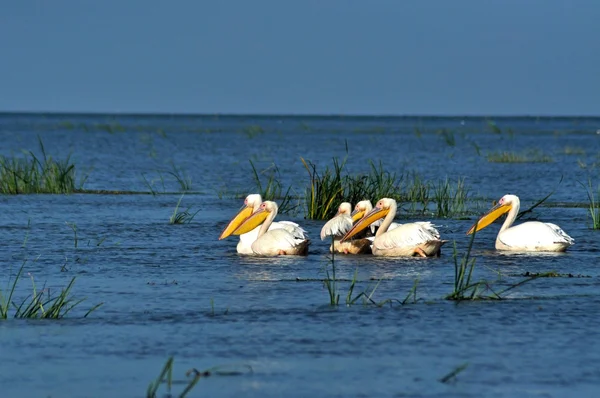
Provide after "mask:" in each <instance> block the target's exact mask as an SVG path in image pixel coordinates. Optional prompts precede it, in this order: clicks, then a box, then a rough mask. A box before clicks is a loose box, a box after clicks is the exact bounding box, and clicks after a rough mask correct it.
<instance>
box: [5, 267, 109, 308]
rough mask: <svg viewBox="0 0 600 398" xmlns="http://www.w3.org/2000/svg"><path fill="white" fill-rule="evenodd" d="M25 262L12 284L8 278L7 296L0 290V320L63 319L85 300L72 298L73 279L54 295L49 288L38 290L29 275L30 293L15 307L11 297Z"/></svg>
mask: <svg viewBox="0 0 600 398" xmlns="http://www.w3.org/2000/svg"><path fill="white" fill-rule="evenodd" d="M26 262H27V260H25V261H24V262H23V264H22V265H21V267H20V268H19V271H18V272H17V275H16V276H15V278H14V280H13V281H12V283H11V280H10V276H9V280H8V288H7V292H8V294H6V293H4V292H3V291H2V289H0V319H8V318H9V317H12V318H27V319H31V318H44V319H60V318H64V317H65V316H66V315H67V314H68V313H69V312H71V310H72V309H73V308H75V307H76V306H78V305H79V304H81V303H82V302H83V301H85V300H86V298H82V299H78V300H76V299H74V298H73V297H72V294H71V289H72V288H73V285H74V284H75V277H73V278H72V279H71V281H70V282H69V284H68V285H67V286H66V287H65V288H63V289H61V290H60V291H59V292H58V293H54V292H52V291H51V290H50V288H46V287H44V288H42V289H38V288H37V286H36V284H35V280H34V278H33V276H32V275H30V279H31V285H32V293H31V294H30V295H29V296H27V297H26V298H25V299H24V300H23V301H22V302H21V303H20V304H18V305H17V304H16V303H15V302H14V300H13V297H14V293H15V290H16V287H17V284H18V283H19V280H20V278H21V275H22V273H23V269H24V268H25V264H26ZM103 304H104V303H99V304H96V305H94V306H93V307H92V308H90V309H89V310H88V311H87V312H86V313H85V315H83V317H84V318H85V317H87V316H88V315H89V314H91V313H92V312H93V311H95V310H96V309H98V308H99V307H100V306H102V305H103ZM11 310H12V311H11ZM11 312H12V313H11Z"/></svg>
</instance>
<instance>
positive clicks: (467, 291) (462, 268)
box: [445, 224, 552, 302]
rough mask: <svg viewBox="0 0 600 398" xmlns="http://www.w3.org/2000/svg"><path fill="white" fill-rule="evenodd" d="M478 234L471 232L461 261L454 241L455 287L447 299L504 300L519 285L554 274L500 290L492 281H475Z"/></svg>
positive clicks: (526, 280) (548, 273)
mask: <svg viewBox="0 0 600 398" xmlns="http://www.w3.org/2000/svg"><path fill="white" fill-rule="evenodd" d="M476 226H477V224H475V227H476ZM476 229H477V228H475V230H476ZM476 234H477V233H476V232H474V233H473V234H471V239H470V240H469V246H468V247H467V251H466V252H465V254H464V255H463V256H462V258H461V259H460V261H459V254H458V250H457V248H456V241H454V250H453V260H454V289H453V291H452V292H451V293H450V294H448V295H446V297H445V299H446V300H453V301H456V302H460V301H464V300H502V299H504V294H505V293H507V292H508V291H510V290H512V289H514V288H516V287H519V286H521V285H523V284H525V283H527V282H531V281H533V280H535V279H537V278H543V277H547V276H549V275H551V274H552V272H545V273H540V274H535V275H532V276H531V277H529V278H527V279H524V280H521V281H520V282H517V283H515V284H512V285H510V286H508V287H507V288H504V289H502V290H500V291H495V290H494V289H493V288H492V285H491V283H490V282H488V281H486V280H480V281H477V282H473V281H472V277H473V270H474V269H475V261H476V258H472V257H471V249H472V247H473V241H474V240H475V235H476Z"/></svg>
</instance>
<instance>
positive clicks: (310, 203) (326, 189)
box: [300, 158, 347, 220]
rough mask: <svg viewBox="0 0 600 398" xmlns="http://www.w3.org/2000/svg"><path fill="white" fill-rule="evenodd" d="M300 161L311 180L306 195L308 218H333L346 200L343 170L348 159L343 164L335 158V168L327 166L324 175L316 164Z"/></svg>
mask: <svg viewBox="0 0 600 398" xmlns="http://www.w3.org/2000/svg"><path fill="white" fill-rule="evenodd" d="M300 159H301V160H302V164H303V165H304V167H305V168H306V170H307V171H308V175H309V178H310V185H309V187H308V189H307V190H306V193H305V204H306V218H308V219H311V220H325V219H328V218H331V217H332V216H333V215H334V214H335V212H336V209H337V206H338V204H339V203H341V202H342V201H343V199H344V181H343V180H344V179H343V177H342V170H343V168H344V166H345V164H346V159H347V158H345V159H344V160H343V161H342V162H340V161H339V160H338V159H337V158H333V168H329V166H327V167H326V168H325V171H323V172H322V173H319V172H318V171H317V166H316V165H315V164H314V163H312V162H310V161H307V160H304V158H300Z"/></svg>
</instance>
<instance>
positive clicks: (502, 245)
mask: <svg viewBox="0 0 600 398" xmlns="http://www.w3.org/2000/svg"><path fill="white" fill-rule="evenodd" d="M520 206H521V202H520V200H519V198H518V197H517V196H516V195H504V196H503V197H502V198H500V200H499V201H498V204H497V205H496V206H494V207H492V208H491V209H490V210H489V211H488V212H487V213H485V214H484V215H483V216H481V218H479V220H478V221H477V222H476V223H475V224H473V226H472V227H471V229H469V230H468V231H467V235H469V234H472V233H473V232H476V231H479V230H481V229H483V228H485V227H487V226H488V225H490V224H491V223H492V222H494V220H496V219H497V218H498V217H500V216H501V215H503V214H505V213H507V212H508V215H507V216H506V220H504V224H502V227H501V228H500V232H498V236H497V237H496V249H497V250H510V251H518V252H564V251H565V250H567V248H568V247H569V246H571V245H572V244H574V243H575V240H574V239H573V238H571V237H570V236H569V235H567V233H566V232H565V231H563V230H562V229H561V228H560V227H559V226H558V225H556V224H552V223H546V222H541V221H527V222H524V223H522V224H519V225H515V226H514V227H513V226H511V225H512V224H513V223H514V222H515V219H516V218H517V215H518V214H519V209H520Z"/></svg>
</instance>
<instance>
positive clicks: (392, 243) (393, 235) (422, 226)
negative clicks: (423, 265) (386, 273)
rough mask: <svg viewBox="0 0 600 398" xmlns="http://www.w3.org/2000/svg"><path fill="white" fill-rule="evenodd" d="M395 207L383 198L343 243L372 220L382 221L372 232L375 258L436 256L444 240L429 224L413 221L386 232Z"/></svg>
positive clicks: (394, 204)
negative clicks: (375, 230)
mask: <svg viewBox="0 0 600 398" xmlns="http://www.w3.org/2000/svg"><path fill="white" fill-rule="evenodd" d="M396 211H397V205H396V201H395V200H394V199H390V198H383V199H380V200H379V201H378V202H377V205H376V206H375V208H374V209H373V210H371V211H370V212H369V213H367V214H365V216H364V217H363V218H362V219H361V220H360V221H359V222H357V223H356V224H354V226H353V227H352V229H351V230H350V231H348V232H347V233H346V235H344V237H343V238H342V240H341V242H342V243H343V242H345V241H347V240H349V239H350V238H352V237H353V236H355V235H356V234H357V233H359V232H360V231H362V230H363V229H365V228H367V227H368V226H369V225H371V224H372V223H373V222H374V221H377V220H379V219H381V218H384V217H385V218H384V220H383V223H382V224H381V226H380V227H379V229H378V230H377V232H376V233H375V239H374V240H373V245H372V250H373V255H375V256H386V257H404V256H409V257H412V256H421V257H429V256H433V255H436V256H439V254H440V248H441V247H442V245H443V244H444V243H446V242H447V241H445V240H441V239H440V233H439V232H438V230H437V229H436V228H435V227H434V226H433V224H431V223H430V222H412V223H407V224H400V225H398V227H396V228H394V229H391V230H390V229H389V227H390V225H391V224H392V221H393V220H394V217H395V216H396Z"/></svg>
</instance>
